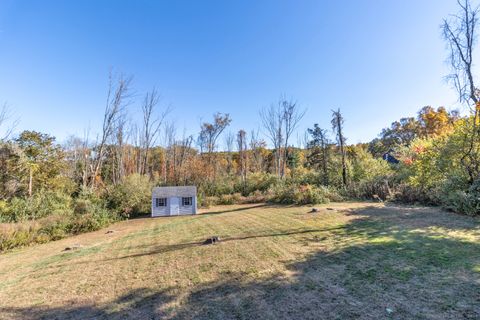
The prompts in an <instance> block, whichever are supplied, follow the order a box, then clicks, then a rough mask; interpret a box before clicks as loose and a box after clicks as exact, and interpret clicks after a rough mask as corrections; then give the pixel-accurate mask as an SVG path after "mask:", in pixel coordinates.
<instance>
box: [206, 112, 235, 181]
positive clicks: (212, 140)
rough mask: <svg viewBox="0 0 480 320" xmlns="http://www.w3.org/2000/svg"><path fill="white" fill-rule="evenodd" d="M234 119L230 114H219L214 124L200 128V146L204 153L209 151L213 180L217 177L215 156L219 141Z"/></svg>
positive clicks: (215, 116)
mask: <svg viewBox="0 0 480 320" xmlns="http://www.w3.org/2000/svg"><path fill="white" fill-rule="evenodd" d="M230 122H232V119H231V118H230V115H229V114H228V113H225V114H222V113H219V112H217V113H216V114H214V115H213V122H212V123H209V122H204V123H203V124H202V125H201V128H200V134H199V138H198V141H199V144H200V148H201V150H202V151H204V150H207V157H208V158H207V159H208V164H209V167H210V168H211V169H213V179H215V177H216V175H217V163H216V162H215V161H214V156H215V155H214V154H213V152H214V151H215V148H216V145H217V139H218V137H219V136H220V135H221V134H222V132H223V131H224V130H225V128H226V127H228V126H229V125H230Z"/></svg>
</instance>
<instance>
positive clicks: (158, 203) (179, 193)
mask: <svg viewBox="0 0 480 320" xmlns="http://www.w3.org/2000/svg"><path fill="white" fill-rule="evenodd" d="M196 213H197V187H195V186H182V187H155V188H153V190H152V217H160V216H178V215H186V214H196Z"/></svg>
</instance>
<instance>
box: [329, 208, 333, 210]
mask: <svg viewBox="0 0 480 320" xmlns="http://www.w3.org/2000/svg"><path fill="white" fill-rule="evenodd" d="M327 210H335V209H333V208H327Z"/></svg>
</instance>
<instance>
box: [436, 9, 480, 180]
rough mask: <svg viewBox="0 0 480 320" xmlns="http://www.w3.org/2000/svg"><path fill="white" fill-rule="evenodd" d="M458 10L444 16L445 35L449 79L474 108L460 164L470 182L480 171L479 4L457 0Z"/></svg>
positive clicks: (443, 28) (463, 99)
mask: <svg viewBox="0 0 480 320" xmlns="http://www.w3.org/2000/svg"><path fill="white" fill-rule="evenodd" d="M457 4H458V6H459V7H460V9H459V12H458V13H457V14H455V15H452V16H451V17H450V18H449V19H444V21H443V25H442V31H443V36H444V39H445V42H446V44H447V46H448V48H449V56H448V59H449V61H450V66H451V74H450V75H449V76H448V77H447V79H448V80H449V81H450V82H451V83H452V84H453V86H454V87H455V88H456V90H457V93H458V98H459V101H460V102H464V103H467V104H468V105H469V106H470V110H471V115H472V116H471V122H470V128H469V130H467V134H466V135H465V139H464V140H465V142H464V150H463V152H462V156H461V159H460V161H461V163H462V165H463V167H464V168H465V170H466V172H467V174H468V176H469V182H470V183H473V181H474V180H475V179H477V178H478V174H479V170H480V159H479V158H478V156H477V154H478V152H479V150H478V149H479V148H480V146H479V136H480V130H479V111H480V110H479V109H480V108H479V106H480V104H479V102H480V91H479V89H478V87H477V83H476V78H475V76H474V74H473V65H474V61H473V59H474V54H473V51H474V47H475V45H476V40H477V26H478V10H479V8H478V7H472V5H471V3H470V1H469V0H458V1H457Z"/></svg>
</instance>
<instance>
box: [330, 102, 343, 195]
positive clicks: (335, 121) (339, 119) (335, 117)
mask: <svg viewBox="0 0 480 320" xmlns="http://www.w3.org/2000/svg"><path fill="white" fill-rule="evenodd" d="M332 129H333V132H335V134H336V137H337V144H338V147H339V148H340V154H341V157H342V182H343V186H344V187H346V186H347V163H346V159H345V158H346V154H345V140H346V139H345V136H344V135H343V116H342V113H341V112H340V109H337V111H335V110H332Z"/></svg>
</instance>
